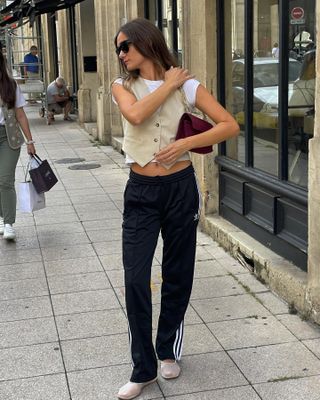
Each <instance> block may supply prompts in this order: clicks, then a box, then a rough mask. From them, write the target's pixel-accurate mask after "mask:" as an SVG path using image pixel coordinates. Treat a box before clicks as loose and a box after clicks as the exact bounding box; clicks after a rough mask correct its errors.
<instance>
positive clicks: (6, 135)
mask: <svg viewBox="0 0 320 400" xmlns="http://www.w3.org/2000/svg"><path fill="white" fill-rule="evenodd" d="M25 104H26V101H25V99H24V97H23V94H22V93H21V91H20V89H19V87H18V86H17V84H16V82H15V81H14V79H12V78H11V77H10V76H9V74H8V71H7V65H6V62H5V59H4V56H3V54H2V52H0V105H1V107H0V235H3V238H4V239H7V240H14V239H15V238H16V233H15V230H14V228H13V224H14V223H15V220H16V192H15V186H14V181H15V170H16V166H17V162H18V159H19V155H20V147H21V145H22V144H23V142H24V139H23V136H22V134H21V133H20V130H18V129H17V128H16V121H17V122H18V124H19V125H20V127H21V129H22V131H23V133H24V136H25V137H26V139H27V141H26V144H27V152H28V154H35V147H34V141H33V140H32V135H31V132H30V128H29V123H28V119H27V116H26V114H25V112H24V110H23V106H25ZM5 118H6V120H5Z"/></svg>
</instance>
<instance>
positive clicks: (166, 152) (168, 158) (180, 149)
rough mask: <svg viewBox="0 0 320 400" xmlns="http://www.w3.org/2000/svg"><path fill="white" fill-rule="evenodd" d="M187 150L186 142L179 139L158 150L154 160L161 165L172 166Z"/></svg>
mask: <svg viewBox="0 0 320 400" xmlns="http://www.w3.org/2000/svg"><path fill="white" fill-rule="evenodd" d="M188 150H189V149H188V147H187V144H186V140H185V139H179V140H176V141H175V142H173V143H171V144H169V145H168V146H166V147H165V148H163V149H162V150H160V151H159V152H158V153H157V154H156V156H155V160H156V161H158V162H159V163H163V164H173V163H175V162H176V161H177V160H178V158H180V157H181V156H182V154H184V153H186V152H187V151H188Z"/></svg>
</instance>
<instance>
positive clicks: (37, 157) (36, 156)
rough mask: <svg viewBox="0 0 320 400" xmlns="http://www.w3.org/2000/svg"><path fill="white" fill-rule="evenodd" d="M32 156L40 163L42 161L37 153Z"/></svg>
mask: <svg viewBox="0 0 320 400" xmlns="http://www.w3.org/2000/svg"><path fill="white" fill-rule="evenodd" d="M31 157H32V158H34V159H35V160H36V161H37V163H38V164H39V165H40V164H41V163H42V160H41V158H40V157H39V156H38V155H37V154H32V155H31Z"/></svg>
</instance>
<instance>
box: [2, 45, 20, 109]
mask: <svg viewBox="0 0 320 400" xmlns="http://www.w3.org/2000/svg"><path fill="white" fill-rule="evenodd" d="M16 87H17V84H16V82H15V80H14V79H13V78H11V77H10V76H9V74H8V70H7V63H6V60H5V58H4V56H3V54H2V51H0V98H1V100H2V101H3V103H5V104H6V106H7V107H8V108H14V106H15V102H16Z"/></svg>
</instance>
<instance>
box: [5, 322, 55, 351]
mask: <svg viewBox="0 0 320 400" xmlns="http://www.w3.org/2000/svg"><path fill="white" fill-rule="evenodd" d="M57 340H58V335H57V331H56V329H55V323H54V319H53V317H47V318H35V319H27V320H22V321H14V322H1V323H0V347H1V348H5V347H16V346H26V345H31V344H39V343H48V342H56V341H57Z"/></svg>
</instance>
